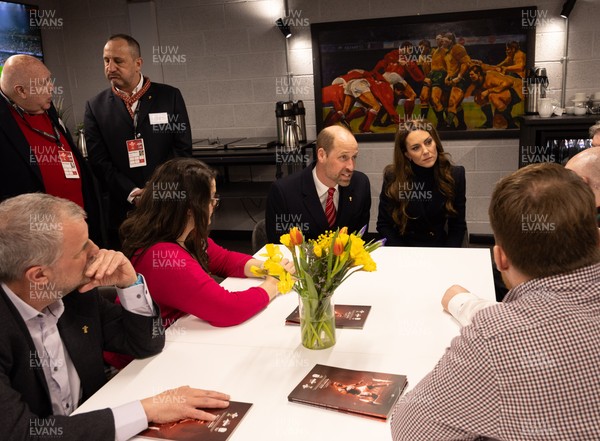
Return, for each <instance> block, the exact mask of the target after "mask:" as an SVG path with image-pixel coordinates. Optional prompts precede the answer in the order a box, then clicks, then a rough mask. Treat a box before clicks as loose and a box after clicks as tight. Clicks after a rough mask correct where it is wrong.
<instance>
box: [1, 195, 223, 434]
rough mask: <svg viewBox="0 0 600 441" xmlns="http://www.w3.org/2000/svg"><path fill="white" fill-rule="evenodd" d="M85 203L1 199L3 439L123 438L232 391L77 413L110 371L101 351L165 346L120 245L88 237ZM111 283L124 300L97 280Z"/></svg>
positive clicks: (142, 351)
mask: <svg viewBox="0 0 600 441" xmlns="http://www.w3.org/2000/svg"><path fill="white" fill-rule="evenodd" d="M84 216H85V213H84V211H83V209H82V208H81V207H80V206H78V205H76V204H75V203H73V202H71V201H68V200H66V199H61V198H56V197H54V196H50V195H47V194H43V193H31V194H24V195H20V196H17V197H14V198H11V199H8V200H6V201H4V202H3V203H1V204H0V323H2V332H1V333H0V415H2V418H1V421H2V428H1V429H0V430H1V433H2V435H3V438H2V439H3V440H7V441H12V440H15V441H16V440H24V439H40V440H41V439H61V440H63V441H70V440H73V441H75V440H82V439H85V440H90V441H96V440H97V441H106V440H114V439H118V440H125V439H129V438H130V437H132V436H133V435H135V434H137V433H138V432H140V431H142V430H144V429H146V428H147V427H148V422H149V421H153V422H157V423H166V422H170V421H178V420H180V419H184V418H197V419H202V420H208V421H212V420H213V419H214V418H215V416H214V415H212V414H208V413H206V412H204V411H200V410H199V409H197V407H198V408H201V407H215V408H223V407H227V405H228V400H229V396H228V395H225V394H222V393H218V392H212V391H204V390H200V389H192V388H189V387H180V388H177V389H174V390H170V391H166V392H163V393H162V394H159V395H157V396H154V397H150V398H146V399H143V400H141V401H140V400H137V401H132V402H130V403H127V404H123V405H120V406H115V407H112V408H107V409H101V410H96V411H93V412H88V413H81V414H78V415H72V412H73V411H74V410H75V409H77V407H78V406H79V405H80V404H81V403H83V402H84V401H85V400H86V399H88V398H89V397H90V396H92V395H93V394H94V393H95V392H96V391H97V390H98V389H100V388H101V387H102V386H103V385H104V383H106V381H107V379H106V376H105V374H104V365H103V360H102V351H103V350H111V351H116V352H120V353H124V354H125V353H128V354H130V355H132V356H134V357H138V358H143V357H149V356H151V355H154V354H156V353H158V352H160V351H161V350H162V348H163V346H164V342H165V340H164V329H163V327H162V325H161V321H160V320H159V319H160V312H159V310H158V306H156V305H155V304H154V303H153V302H152V299H151V298H150V295H149V292H148V290H147V288H146V286H145V281H144V278H143V277H142V276H141V275H138V274H136V272H135V270H134V269H133V266H132V265H131V263H130V262H129V260H127V258H126V257H125V256H124V255H123V254H122V253H120V252H117V251H110V250H105V249H103V250H101V249H98V247H97V246H96V245H95V244H94V243H93V242H92V241H91V240H89V238H88V230H87V225H86V223H85V220H84ZM106 285H114V286H116V288H117V294H118V296H119V299H120V300H121V304H120V305H119V304H115V303H111V302H108V301H107V300H105V299H104V298H103V297H102V296H101V295H99V293H98V292H97V290H96V289H95V288H96V287H97V286H106Z"/></svg>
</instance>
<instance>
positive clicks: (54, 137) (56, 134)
mask: <svg viewBox="0 0 600 441" xmlns="http://www.w3.org/2000/svg"><path fill="white" fill-rule="evenodd" d="M13 107H14V109H15V110H16V111H17V113H18V114H19V116H20V117H21V118H22V119H23V122H24V123H25V125H26V126H27V127H29V129H31V130H33V131H34V132H35V133H37V134H38V135H42V136H43V137H44V138H46V139H49V140H50V141H54V142H55V143H56V145H57V146H58V147H59V148H60V149H61V150H64V148H63V144H62V142H60V132H59V131H58V129H57V128H56V126H55V125H54V122H52V118H50V116H49V115H48V114H47V113H46V112H44V113H46V116H47V117H48V119H49V120H50V125H51V126H52V129H53V130H54V134H52V133H48V132H46V131H44V130H40V129H37V128H35V127H33V126H32V125H31V124H30V123H29V121H27V119H26V118H25V115H24V114H23V111H22V110H21V108H20V107H19V106H17V105H14V106H13Z"/></svg>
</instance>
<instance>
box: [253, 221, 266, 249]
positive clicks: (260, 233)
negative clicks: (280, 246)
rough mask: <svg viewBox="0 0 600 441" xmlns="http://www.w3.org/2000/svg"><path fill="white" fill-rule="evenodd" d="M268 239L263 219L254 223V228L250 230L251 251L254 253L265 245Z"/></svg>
mask: <svg viewBox="0 0 600 441" xmlns="http://www.w3.org/2000/svg"><path fill="white" fill-rule="evenodd" d="M268 241H269V240H268V239H267V228H266V227H265V220H264V219H261V220H259V221H258V222H257V223H256V225H254V230H252V252H253V253H256V252H257V251H258V250H260V249H261V248H262V247H263V246H265V244H266V243H267V242H268Z"/></svg>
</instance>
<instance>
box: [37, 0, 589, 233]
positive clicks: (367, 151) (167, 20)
mask: <svg viewBox="0 0 600 441" xmlns="http://www.w3.org/2000/svg"><path fill="white" fill-rule="evenodd" d="M39 3H40V5H41V6H42V7H46V8H49V9H51V8H54V9H56V11H57V15H58V16H60V17H62V18H63V20H64V25H63V28H62V29H61V30H43V38H44V45H45V51H46V62H47V64H48V66H49V67H50V69H51V70H52V71H53V72H55V74H56V77H57V82H58V84H63V85H64V86H65V90H66V91H65V98H66V100H67V101H68V102H70V103H72V120H71V121H70V127H74V125H75V123H76V122H81V120H82V117H83V110H84V105H85V101H86V100H87V99H89V98H90V97H92V96H93V95H95V94H96V93H98V92H99V91H100V90H102V89H104V88H106V87H107V84H108V83H107V81H106V79H105V78H104V75H103V67H102V55H101V54H102V47H103V45H104V42H105V40H106V38H107V37H108V36H109V35H110V34H113V33H117V32H127V33H133V31H132V28H135V27H136V26H139V24H136V23H135V22H136V20H132V19H131V17H130V14H131V7H130V5H128V3H127V2H126V0H105V1H103V2H95V1H92V0H41V1H40V2H39ZM288 3H289V4H288V6H289V9H290V10H292V11H295V13H296V14H297V17H299V18H300V19H301V21H302V24H303V25H302V26H293V27H292V30H293V31H294V32H293V36H292V37H291V38H290V39H289V40H287V42H286V40H284V38H283V36H282V35H281V33H280V32H279V30H278V29H277V28H276V26H275V25H274V22H275V20H276V19H277V18H279V17H282V16H283V15H284V6H283V0H248V1H243V2H241V1H238V0H178V1H169V0H156V1H155V2H154V3H149V5H150V7H152V8H154V9H155V12H156V14H155V18H153V19H150V20H147V22H144V26H151V27H155V28H156V31H157V32H156V34H157V35H158V41H157V42H150V43H148V42H142V52H143V57H144V59H145V64H146V66H147V68H150V67H152V71H153V72H157V73H153V79H154V80H155V81H164V82H166V83H168V84H171V85H173V86H175V87H179V88H180V89H181V90H182V93H183V95H184V98H185V100H186V103H187V106H188V111H189V113H190V119H191V125H192V130H193V136H194V137H196V138H200V137H211V138H215V137H217V136H218V137H221V138H224V137H236V136H240V137H242V136H272V135H275V133H276V129H275V118H274V107H275V104H274V103H275V101H278V100H286V99H288V93H287V92H288V89H289V86H292V90H293V92H294V99H302V100H304V103H305V106H306V108H307V118H306V119H307V125H308V127H307V128H308V135H309V138H313V139H314V137H315V136H316V128H315V113H314V85H313V75H312V72H313V70H312V51H311V40H310V28H309V26H306V25H308V24H309V23H317V22H329V21H341V20H354V19H362V18H379V17H393V16H405V15H416V14H434V13H444V12H455V11H461V10H463V11H472V10H483V9H496V8H508V7H519V6H525V5H526V6H529V5H535V6H537V7H538V9H539V10H543V11H547V14H548V15H547V17H548V19H549V20H547V21H546V22H545V23H544V24H543V25H542V26H540V27H538V28H537V29H536V34H537V35H536V60H535V64H536V65H541V66H544V67H546V68H547V69H548V74H549V78H550V86H551V88H553V89H558V90H557V92H556V94H555V96H556V97H557V98H559V97H560V92H559V91H560V87H561V76H562V64H561V57H562V56H563V44H564V36H565V33H564V29H565V26H564V20H563V19H561V18H560V17H559V12H560V9H561V7H562V4H563V0H538V1H535V0H532V1H530V2H524V1H517V0H454V1H452V2H431V1H429V0H414V1H411V2H399V1H396V0H289V2H288ZM298 14H299V15H298ZM597 17H598V14H597V2H596V1H595V0H594V1H592V0H580V1H579V2H577V4H576V6H575V9H574V11H573V13H572V14H571V17H570V19H569V21H570V32H569V63H568V75H567V79H568V81H567V91H568V93H567V97H570V96H572V95H573V93H574V92H580V91H582V92H587V93H591V92H595V91H596V89H598V91H600V30H598V28H597ZM136 18H139V17H136ZM138 21H139V20H138ZM134 36H136V35H134ZM157 46H158V47H159V48H162V49H163V50H165V49H166V50H171V51H176V53H177V54H178V55H185V62H166V63H157V62H155V61H154V60H153V50H156V47H157ZM169 48H170V49H169ZM286 53H287V59H286ZM180 61H181V59H180ZM150 65H151V66H150ZM288 72H290V73H291V74H292V79H291V81H290V80H289V78H288V76H287V74H288ZM154 76H155V77H154ZM444 146H445V148H446V150H447V151H448V152H450V153H451V154H452V157H453V159H454V161H455V162H456V163H457V164H461V165H463V166H465V168H466V170H467V198H468V199H467V221H468V224H469V230H470V232H472V233H490V228H489V224H488V221H487V205H488V203H489V198H490V195H491V192H492V189H493V186H494V183H495V182H496V181H497V180H498V179H499V178H500V177H502V176H504V175H506V174H508V173H510V172H511V171H514V170H515V169H516V168H517V166H518V140H517V139H495V140H465V141H460V140H457V141H446V142H444ZM391 152H392V143H391V142H383V143H375V142H369V143H361V145H360V158H359V161H358V168H359V169H361V170H363V171H364V172H366V173H367V174H368V175H369V177H370V179H371V185H372V193H373V204H372V205H373V209H372V213H371V218H372V222H371V225H370V231H375V228H374V227H375V221H376V213H377V204H378V195H379V192H380V189H381V188H380V187H381V179H382V177H381V172H382V170H383V167H384V166H385V165H386V164H387V163H388V162H390V160H391ZM230 172H231V176H232V178H233V179H239V180H243V179H249V176H252V179H254V180H271V179H273V176H274V168H273V167H253V168H252V169H250V168H249V167H234V168H232V170H230ZM241 204H242V202H237V203H235V202H234V201H231V202H230V201H227V203H226V204H224V206H223V207H222V211H221V216H219V218H218V220H217V223H218V227H219V228H224V229H241V230H249V229H251V228H252V226H253V220H252V218H251V217H250V216H249V215H248V214H247V213H246V212H245V208H244V206H242V205H241ZM244 204H245V206H246V208H248V207H249V208H248V210H249V212H250V215H251V216H252V217H260V216H261V212H262V210H264V201H244Z"/></svg>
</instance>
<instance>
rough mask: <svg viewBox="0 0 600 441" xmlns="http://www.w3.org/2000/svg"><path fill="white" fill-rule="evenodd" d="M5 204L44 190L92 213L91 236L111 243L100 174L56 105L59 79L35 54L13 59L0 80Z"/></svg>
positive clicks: (0, 179) (0, 177)
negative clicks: (98, 181) (106, 229)
mask: <svg viewBox="0 0 600 441" xmlns="http://www.w3.org/2000/svg"><path fill="white" fill-rule="evenodd" d="M0 89H1V96H0V202H1V201H3V200H5V199H8V198H10V197H13V196H17V195H20V194H24V193H34V192H42V193H48V194H52V195H54V196H59V197H62V198H66V199H69V200H71V201H73V202H75V203H76V204H78V205H80V206H81V207H82V208H84V209H85V210H86V211H87V212H88V213H89V217H88V219H87V220H88V224H89V229H90V236H91V237H92V239H93V240H94V241H95V242H96V243H98V244H102V245H103V244H104V243H105V237H104V236H105V232H104V225H103V222H102V221H103V216H102V215H101V209H100V195H99V192H98V188H97V185H96V182H95V180H94V175H93V173H92V171H91V169H90V168H89V165H88V164H87V162H86V161H85V160H84V158H83V156H82V155H81V152H80V151H79V150H78V149H77V148H76V147H75V143H74V142H73V139H72V138H71V134H70V133H69V131H68V130H67V128H66V127H65V125H64V124H63V122H62V121H61V119H60V118H59V117H58V113H57V111H56V108H55V107H54V105H53V104H52V93H53V92H54V81H53V79H52V78H51V73H50V71H49V70H48V68H47V67H46V66H45V65H44V63H42V62H41V61H40V60H38V59H37V58H34V57H32V56H30V55H13V56H12V57H9V58H8V59H7V60H6V62H5V64H4V68H3V70H2V76H1V77H0Z"/></svg>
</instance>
